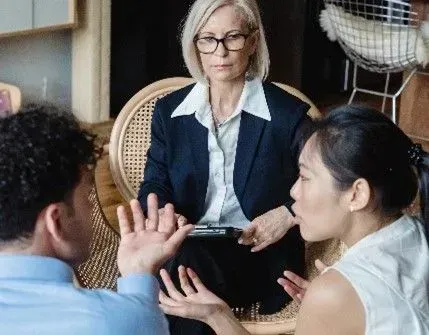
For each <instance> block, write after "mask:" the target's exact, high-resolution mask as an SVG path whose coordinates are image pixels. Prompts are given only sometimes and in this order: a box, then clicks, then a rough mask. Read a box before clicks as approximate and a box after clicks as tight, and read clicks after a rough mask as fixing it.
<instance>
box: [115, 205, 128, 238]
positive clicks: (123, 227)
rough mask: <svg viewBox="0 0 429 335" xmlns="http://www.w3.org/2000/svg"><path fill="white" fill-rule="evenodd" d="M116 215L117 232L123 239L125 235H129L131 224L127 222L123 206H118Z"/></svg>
mask: <svg viewBox="0 0 429 335" xmlns="http://www.w3.org/2000/svg"><path fill="white" fill-rule="evenodd" d="M116 215H117V216H118V222H119V231H120V234H121V237H124V236H125V235H127V234H129V233H131V232H132V228H131V224H130V222H129V221H128V217H127V213H126V211H125V208H124V206H118V208H117V209H116Z"/></svg>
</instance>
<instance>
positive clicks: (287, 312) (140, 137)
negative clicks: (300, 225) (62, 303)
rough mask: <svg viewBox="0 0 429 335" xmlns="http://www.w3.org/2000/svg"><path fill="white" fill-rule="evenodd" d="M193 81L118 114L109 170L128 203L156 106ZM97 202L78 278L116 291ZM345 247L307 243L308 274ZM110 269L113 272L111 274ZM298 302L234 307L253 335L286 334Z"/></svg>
mask: <svg viewBox="0 0 429 335" xmlns="http://www.w3.org/2000/svg"><path fill="white" fill-rule="evenodd" d="M192 82H193V80H192V79H190V78H169V79H164V80H160V81H158V82H155V83H153V84H151V85H149V86H147V87H145V88H143V89H142V90H141V91H139V92H138V93H137V94H136V95H135V96H134V97H133V98H131V99H130V101H129V102H128V103H127V104H126V105H125V106H124V108H123V109H122V111H121V112H120V114H119V115H118V117H117V119H116V121H115V124H114V127H113V130H112V134H111V137H110V144H109V156H110V157H109V160H110V169H111V173H112V176H113V178H114V181H115V183H116V185H117V188H118V190H119V191H120V193H121V194H122V196H123V197H124V199H125V200H127V201H128V200H130V199H133V198H135V197H136V196H137V190H138V188H139V186H140V183H141V181H142V180H143V177H144V175H143V171H144V165H145V163H146V151H147V149H148V148H149V146H150V129H151V128H150V125H151V118H152V111H153V109H154V106H155V102H156V101H157V100H158V99H159V98H160V97H162V96H165V95H166V94H168V93H170V92H172V91H174V90H176V89H178V88H181V87H183V86H185V85H188V84H191V83H192ZM277 85H278V86H279V87H281V88H282V89H284V90H286V91H288V92H290V93H291V94H293V95H295V96H297V97H298V98H300V99H302V100H303V101H306V102H307V103H308V104H309V105H310V106H311V108H310V110H309V115H310V116H311V117H319V115H320V113H319V110H318V109H317V107H316V106H315V105H314V104H313V103H312V102H311V101H310V100H309V99H308V98H307V97H306V96H305V95H304V94H302V93H301V92H299V91H298V90H296V89H294V88H292V87H290V86H287V85H284V84H277ZM93 198H94V200H95V206H94V213H93V218H94V220H93V221H94V228H95V233H96V234H95V239H94V241H93V245H92V247H91V250H92V253H91V258H90V259H89V260H88V262H86V263H85V264H83V265H81V266H80V267H78V268H77V269H76V270H77V274H76V275H77V278H78V280H79V282H80V283H81V285H82V286H84V287H90V288H95V287H107V288H114V287H115V285H116V279H117V276H118V272H117V266H116V251H117V243H118V236H117V233H116V232H115V231H114V230H113V229H112V228H111V226H110V225H109V224H108V222H107V221H104V222H103V220H106V219H105V218H104V215H103V213H102V211H101V208H100V206H99V203H98V198H97V195H96V193H94V195H93ZM343 251H344V248H343V245H342V244H341V243H340V242H338V241H328V242H320V243H312V244H308V245H306V264H307V266H306V269H307V276H308V277H309V278H310V279H311V278H313V277H314V276H315V275H316V274H317V270H316V269H315V267H314V260H315V259H316V258H320V259H321V260H322V261H323V262H325V263H326V264H332V263H333V262H335V260H337V259H338V258H339V257H340V256H341V255H342V253H343ZM110 269H111V270H110ZM298 307H299V306H298V304H297V303H295V302H291V303H290V304H288V305H287V306H286V307H285V308H284V309H283V310H281V311H280V312H278V313H276V314H272V315H259V314H258V313H257V310H258V304H255V305H254V306H252V307H251V308H250V309H246V310H244V309H242V308H239V307H235V308H234V312H235V314H236V316H237V317H238V318H239V319H240V321H241V322H242V324H243V325H244V326H245V327H246V328H247V329H248V330H249V331H250V332H251V333H252V334H285V333H291V332H293V331H294V328H295V322H296V315H297V312H298Z"/></svg>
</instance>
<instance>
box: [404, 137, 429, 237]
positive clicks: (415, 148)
mask: <svg viewBox="0 0 429 335" xmlns="http://www.w3.org/2000/svg"><path fill="white" fill-rule="evenodd" d="M408 154H409V158H410V163H411V164H412V165H413V166H414V167H415V168H416V169H417V174H418V178H419V193H420V210H421V216H422V221H423V223H424V226H425V229H426V236H427V237H428V239H429V154H428V153H427V152H425V151H424V150H423V149H422V146H421V145H420V144H413V145H412V146H411V148H410V150H409V151H408Z"/></svg>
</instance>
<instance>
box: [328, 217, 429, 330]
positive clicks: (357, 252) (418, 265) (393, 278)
mask: <svg viewBox="0 0 429 335" xmlns="http://www.w3.org/2000/svg"><path fill="white" fill-rule="evenodd" d="M328 269H335V270H337V271H338V272H340V273H341V274H342V275H343V276H344V277H345V278H346V279H347V280H348V281H349V282H350V283H351V284H352V286H353V287H354V289H355V290H356V292H357V294H358V296H359V298H360V299H361V301H362V304H363V306H364V308H365V322H366V326H365V334H366V335H402V334H403V335H428V334H429V250H428V243H427V240H426V238H425V234H424V229H423V226H422V225H421V223H420V222H419V221H418V220H417V219H416V218H414V217H410V216H408V215H404V216H402V217H401V218H400V219H398V220H396V221H395V222H393V223H392V224H390V225H388V226H386V227H384V228H382V229H381V230H379V231H377V232H375V233H373V234H371V235H368V236H366V237H365V238H364V239H362V240H360V241H359V242H358V243H356V244H355V245H353V246H352V247H351V248H350V249H349V250H348V251H347V252H346V253H345V255H344V256H343V258H342V259H341V260H339V261H338V262H337V263H336V264H334V265H333V266H332V267H330V268H328ZM328 269H326V270H328ZM326 270H325V271H326Z"/></svg>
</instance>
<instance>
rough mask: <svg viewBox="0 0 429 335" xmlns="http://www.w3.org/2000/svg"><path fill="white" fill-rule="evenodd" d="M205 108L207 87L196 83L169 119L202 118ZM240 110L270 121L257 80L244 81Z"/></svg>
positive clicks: (207, 97)
mask: <svg viewBox="0 0 429 335" xmlns="http://www.w3.org/2000/svg"><path fill="white" fill-rule="evenodd" d="M207 106H209V94H208V86H206V85H204V84H202V83H200V82H197V83H196V84H195V86H194V87H193V88H192V90H191V91H190V92H189V94H188V95H187V96H186V97H185V99H184V100H183V101H182V103H181V104H180V105H179V106H177V108H176V109H175V110H174V111H173V113H172V114H171V118H174V117H178V116H184V115H192V114H194V113H198V114H200V116H202V115H203V114H204V113H205V112H206V111H207ZM241 110H242V111H245V112H247V113H249V114H252V115H254V116H257V117H259V118H261V119H264V120H267V121H271V115H270V111H269V108H268V104H267V100H266V98H265V92H264V88H263V86H262V82H261V81H260V80H259V79H252V80H249V81H247V80H246V82H245V84H244V88H243V92H242V93H241V97H240V100H239V101H238V104H237V111H241ZM234 114H235V113H234Z"/></svg>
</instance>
